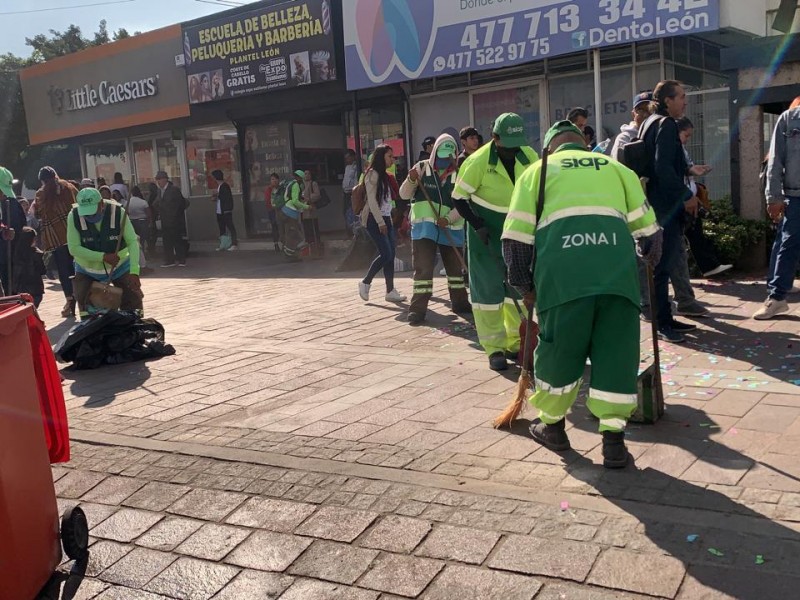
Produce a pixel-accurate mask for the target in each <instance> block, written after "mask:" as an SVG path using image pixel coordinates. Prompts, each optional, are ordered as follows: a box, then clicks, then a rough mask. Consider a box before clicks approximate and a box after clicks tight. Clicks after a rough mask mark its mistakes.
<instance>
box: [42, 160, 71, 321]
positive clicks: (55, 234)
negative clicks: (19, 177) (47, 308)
mask: <svg viewBox="0 0 800 600" xmlns="http://www.w3.org/2000/svg"><path fill="white" fill-rule="evenodd" d="M39 181H40V182H41V183H42V187H40V188H39V189H38V190H37V192H36V202H35V204H34V209H33V210H34V216H35V217H36V218H37V219H39V239H40V240H41V242H42V250H44V251H45V252H47V251H51V252H52V253H53V258H54V259H55V262H56V267H57V269H58V280H59V281H60V282H61V290H62V291H63V292H64V297H65V298H66V299H67V302H66V304H64V308H63V309H62V311H61V316H62V317H64V318H67V317H73V316H75V298H74V297H73V294H72V279H71V277H72V276H73V275H74V274H75V269H74V267H73V264H72V256H70V253H69V249H68V248H67V216H68V215H69V213H70V211H71V210H72V205H73V204H75V197H76V196H77V194H78V190H76V189H75V187H74V186H73V185H72V184H71V183H69V182H68V181H65V180H63V179H61V178H60V177H59V176H58V175H57V174H56V172H55V169H53V167H42V168H41V169H40V170H39Z"/></svg>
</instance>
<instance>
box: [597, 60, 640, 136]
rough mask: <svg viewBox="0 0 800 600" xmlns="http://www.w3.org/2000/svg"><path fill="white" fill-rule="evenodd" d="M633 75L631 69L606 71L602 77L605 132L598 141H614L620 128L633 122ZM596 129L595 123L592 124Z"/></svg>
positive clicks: (601, 133) (600, 134) (600, 133)
mask: <svg viewBox="0 0 800 600" xmlns="http://www.w3.org/2000/svg"><path fill="white" fill-rule="evenodd" d="M631 73H632V70H631V68H630V67H628V68H626V69H614V70H610V71H604V72H603V73H602V74H601V76H600V87H601V89H602V92H603V93H602V98H603V105H602V107H601V108H602V109H603V110H602V113H601V115H602V117H603V131H602V132H598V133H597V141H598V143H599V142H602V141H603V140H606V139H613V137H614V136H615V135H617V134H618V133H619V130H620V126H622V125H623V124H624V123H628V122H630V120H631V111H632V110H633V107H632V106H631V96H632V94H631V90H632V89H633V88H632V86H631ZM590 125H591V126H592V127H594V123H590Z"/></svg>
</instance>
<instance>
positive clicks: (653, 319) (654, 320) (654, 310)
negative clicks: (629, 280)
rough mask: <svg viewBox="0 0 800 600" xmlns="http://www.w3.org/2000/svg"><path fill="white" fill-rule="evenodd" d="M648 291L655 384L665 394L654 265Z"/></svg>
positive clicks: (649, 275) (648, 281)
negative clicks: (662, 381) (659, 344)
mask: <svg viewBox="0 0 800 600" xmlns="http://www.w3.org/2000/svg"><path fill="white" fill-rule="evenodd" d="M646 269H647V293H648V295H649V296H650V332H651V333H652V335H653V362H654V364H655V367H656V368H655V371H656V372H655V376H654V379H655V384H656V389H657V393H659V394H663V391H662V388H661V353H660V351H659V348H658V307H657V306H656V284H655V281H654V279H653V267H651V266H650V265H647V267H646Z"/></svg>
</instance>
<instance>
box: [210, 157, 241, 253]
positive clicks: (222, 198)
mask: <svg viewBox="0 0 800 600" xmlns="http://www.w3.org/2000/svg"><path fill="white" fill-rule="evenodd" d="M211 176H212V177H213V178H214V181H216V182H217V189H216V190H215V192H214V194H213V196H212V199H213V200H214V201H215V202H216V205H217V207H216V214H217V226H218V227H219V247H218V248H217V250H218V251H219V250H227V251H229V252H231V251H236V250H238V249H239V240H238V238H237V236H236V226H235V225H234V224H233V190H231V186H230V184H229V183H228V182H227V181H225V174H224V173H223V172H222V171H221V170H219V169H215V170H213V171H211ZM226 235H227V236H230V245H229V246H228V245H226V247H223V243H222V239H223V237H224V236H226Z"/></svg>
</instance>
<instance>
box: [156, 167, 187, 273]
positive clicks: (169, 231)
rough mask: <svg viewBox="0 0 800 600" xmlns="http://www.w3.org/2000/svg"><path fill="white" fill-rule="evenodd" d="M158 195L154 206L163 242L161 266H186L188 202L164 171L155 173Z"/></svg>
mask: <svg viewBox="0 0 800 600" xmlns="http://www.w3.org/2000/svg"><path fill="white" fill-rule="evenodd" d="M156 185H157V186H158V197H157V198H156V200H155V203H154V206H155V209H156V210H157V211H158V214H159V215H161V238H162V240H163V244H164V264H162V265H161V267H162V268H169V267H174V266H175V264H176V263H175V261H176V259H177V261H178V262H177V265H178V266H179V267H185V266H186V245H187V244H186V242H185V241H184V239H183V238H184V236H185V235H186V208H187V206H188V203H187V202H186V198H184V197H183V194H182V193H181V191H180V189H178V188H177V187H176V186H175V184H173V183H172V182H171V181H170V180H169V175H167V172H166V171H159V172H158V173H156Z"/></svg>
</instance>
